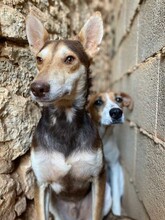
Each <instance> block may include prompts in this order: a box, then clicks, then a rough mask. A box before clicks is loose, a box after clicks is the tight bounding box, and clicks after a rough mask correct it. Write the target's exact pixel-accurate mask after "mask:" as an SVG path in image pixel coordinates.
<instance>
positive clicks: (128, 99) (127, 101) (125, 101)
mask: <svg viewBox="0 0 165 220" xmlns="http://www.w3.org/2000/svg"><path fill="white" fill-rule="evenodd" d="M120 95H121V96H122V98H123V106H124V107H127V108H128V109H129V110H132V109H133V100H132V98H131V97H130V96H129V95H128V94H126V93H124V92H121V93H120Z"/></svg>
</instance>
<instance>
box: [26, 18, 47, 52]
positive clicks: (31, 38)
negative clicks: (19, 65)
mask: <svg viewBox="0 0 165 220" xmlns="http://www.w3.org/2000/svg"><path fill="white" fill-rule="evenodd" d="M26 34H27V39H28V42H29V46H30V50H31V51H32V52H33V53H34V55H36V54H37V53H38V52H39V51H40V49H41V48H42V47H43V46H44V44H45V42H46V41H47V40H48V39H49V34H48V32H47V31H46V29H45V28H44V26H43V24H42V23H41V21H40V20H38V18H36V17H35V16H34V15H32V14H29V15H28V16H27V18H26Z"/></svg>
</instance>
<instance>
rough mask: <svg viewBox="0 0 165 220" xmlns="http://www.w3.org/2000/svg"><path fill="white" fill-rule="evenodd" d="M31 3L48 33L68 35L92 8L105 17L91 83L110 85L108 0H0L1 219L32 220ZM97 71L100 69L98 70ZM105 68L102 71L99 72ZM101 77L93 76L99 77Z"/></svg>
mask: <svg viewBox="0 0 165 220" xmlns="http://www.w3.org/2000/svg"><path fill="white" fill-rule="evenodd" d="M29 8H31V9H32V10H33V11H35V14H36V15H37V16H38V17H39V18H40V19H41V21H42V22H43V23H44V25H45V27H46V29H47V30H48V32H49V33H51V35H52V38H54V39H55V38H57V37H70V36H71V35H74V34H75V33H77V32H78V31H79V30H80V28H81V27H82V24H83V23H84V22H85V21H86V20H87V18H88V17H89V16H90V14H92V13H93V12H94V11H96V10H100V11H101V12H102V15H103V19H104V27H105V35H104V42H103V44H102V49H101V59H100V56H98V57H97V58H96V60H97V62H96V66H93V67H92V69H93V72H94V76H95V83H94V85H95V87H96V88H97V89H100V88H101V87H103V85H104V87H105V88H107V87H108V86H109V81H108V80H107V79H108V78H109V69H110V65H111V63H110V62H109V54H110V53H112V52H111V50H109V48H112V47H110V45H111V44H112V42H111V40H109V39H112V38H111V37H110V36H111V35H113V33H112V31H111V29H110V25H109V24H110V23H111V13H110V11H111V10H112V7H111V4H110V2H109V1H108V0H103V1H99V0H96V1H90V0H85V1H79V0H70V1H65V0H63V1H60V0H29V1H26V0H0V219H1V220H14V219H16V220H21V219H22V220H26V219H27V220H32V219H33V220H34V218H33V183H34V176H33V173H32V172H31V165H30V161H29V149H30V143H31V136H32V133H33V131H34V128H35V126H36V123H37V122H38V120H39V117H40V111H39V108H38V107H37V106H36V105H35V104H34V103H33V102H32V101H31V99H30V97H29V85H30V83H31V81H32V80H33V78H34V76H35V73H36V69H35V61H34V58H33V57H32V55H31V53H30V50H29V47H28V43H27V38H26V33H25V17H26V15H27V13H28V11H29ZM100 73H102V74H100ZM103 73H104V74H103ZM99 77H101V80H97V79H100V78H99Z"/></svg>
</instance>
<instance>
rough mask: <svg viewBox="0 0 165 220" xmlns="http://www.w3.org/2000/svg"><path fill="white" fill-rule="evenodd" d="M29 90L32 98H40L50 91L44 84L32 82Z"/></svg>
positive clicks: (47, 85) (46, 84)
mask: <svg viewBox="0 0 165 220" xmlns="http://www.w3.org/2000/svg"><path fill="white" fill-rule="evenodd" d="M30 89H31V91H32V93H33V95H34V96H36V97H40V98H41V97H43V96H45V95H46V93H48V92H49V91H50V85H49V84H48V83H44V82H33V83H32V84H31V87H30Z"/></svg>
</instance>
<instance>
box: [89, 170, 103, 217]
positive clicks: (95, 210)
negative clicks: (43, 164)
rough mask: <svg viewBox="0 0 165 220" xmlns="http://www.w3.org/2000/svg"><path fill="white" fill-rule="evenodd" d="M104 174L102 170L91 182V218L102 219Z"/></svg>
mask: <svg viewBox="0 0 165 220" xmlns="http://www.w3.org/2000/svg"><path fill="white" fill-rule="evenodd" d="M105 184H106V176H105V170H103V171H102V172H101V173H100V175H99V176H97V177H95V178H94V180H93V183H92V220H102V218H103V216H102V215H103V214H102V213H103V206H104V193H105Z"/></svg>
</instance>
